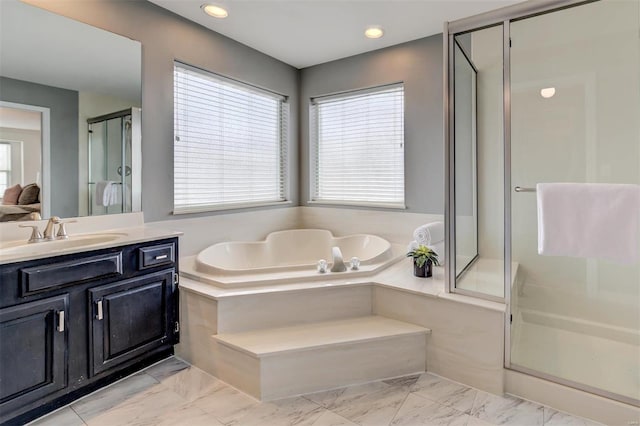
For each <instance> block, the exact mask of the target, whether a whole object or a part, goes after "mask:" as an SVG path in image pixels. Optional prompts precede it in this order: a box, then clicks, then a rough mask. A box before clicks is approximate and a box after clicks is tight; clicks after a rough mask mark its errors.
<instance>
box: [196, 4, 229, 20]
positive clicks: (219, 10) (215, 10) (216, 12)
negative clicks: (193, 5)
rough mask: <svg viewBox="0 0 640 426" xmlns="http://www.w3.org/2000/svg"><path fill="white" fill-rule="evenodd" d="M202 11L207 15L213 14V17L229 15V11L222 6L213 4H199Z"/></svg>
mask: <svg viewBox="0 0 640 426" xmlns="http://www.w3.org/2000/svg"><path fill="white" fill-rule="evenodd" d="M200 7H201V8H202V11H203V12H204V13H206V14H207V15H209V16H213V17H214V18H220V19H222V18H226V17H227V16H229V12H227V10H226V9H225V8H223V7H220V6H216V5H214V4H203V5H202V6H200Z"/></svg>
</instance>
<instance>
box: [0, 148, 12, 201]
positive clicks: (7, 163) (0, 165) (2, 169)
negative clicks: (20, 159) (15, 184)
mask: <svg viewBox="0 0 640 426" xmlns="http://www.w3.org/2000/svg"><path fill="white" fill-rule="evenodd" d="M9 186H11V144H10V143H6V142H0V197H2V194H4V191H5V190H6V189H7V188H8V187H9Z"/></svg>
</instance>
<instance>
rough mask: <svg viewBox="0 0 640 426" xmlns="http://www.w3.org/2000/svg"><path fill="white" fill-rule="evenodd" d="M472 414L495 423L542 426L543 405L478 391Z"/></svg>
mask: <svg viewBox="0 0 640 426" xmlns="http://www.w3.org/2000/svg"><path fill="white" fill-rule="evenodd" d="M477 392H478V395H477V396H476V399H475V401H474V403H473V408H472V409H471V415H472V416H473V417H477V418H479V419H480V420H484V421H487V422H489V423H493V424H495V425H518V426H542V424H543V422H544V415H543V407H542V405H538V404H534V403H532V402H528V401H525V400H523V399H520V398H516V397H513V396H509V395H505V396H498V395H493V394H490V393H486V392H482V391H477Z"/></svg>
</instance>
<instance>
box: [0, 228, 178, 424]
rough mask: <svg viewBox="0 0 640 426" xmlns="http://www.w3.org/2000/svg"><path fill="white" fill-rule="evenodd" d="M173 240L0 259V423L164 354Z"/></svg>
mask: <svg viewBox="0 0 640 426" xmlns="http://www.w3.org/2000/svg"><path fill="white" fill-rule="evenodd" d="M45 244H46V243H45ZM177 248H178V241H177V239H176V238H171V239H165V240H159V241H150V242H145V243H139V244H133V245H128V246H124V247H113V248H108V249H103V250H97V251H90V252H83V253H76V254H71V255H65V256H57V257H51V258H46V259H38V260H30V261H25V262H18V263H10V264H4V265H0V424H10V425H13V424H24V423H26V422H27V421H29V420H31V419H33V418H36V417H38V416H40V415H43V414H45V413H46V412H48V411H51V410H53V409H56V408H58V407H60V406H62V405H65V404H67V403H69V402H71V401H73V400H74V399H77V398H78V397H80V396H82V395H85V394H87V393H90V392H92V391H94V390H96V389H97V388H99V387H102V386H104V385H106V384H108V383H111V382H113V381H115V380H118V379H120V378H121V377H124V376H125V375H128V374H131V373H132V372H134V371H136V370H139V369H140V368H143V367H144V366H147V365H150V364H151V363H153V362H155V361H157V360H159V359H162V358H164V357H166V356H169V355H170V354H172V353H173V345H174V344H176V343H177V342H178V339H179V323H178V303H177V298H178V287H177V284H178V282H177V276H178V275H177V273H178V271H177V267H178V264H177Z"/></svg>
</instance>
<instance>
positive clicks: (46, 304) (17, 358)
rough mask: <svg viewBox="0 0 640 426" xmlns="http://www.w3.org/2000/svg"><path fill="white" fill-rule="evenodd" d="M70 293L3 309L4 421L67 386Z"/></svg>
mask: <svg viewBox="0 0 640 426" xmlns="http://www.w3.org/2000/svg"><path fill="white" fill-rule="evenodd" d="M68 305H69V298H68V295H66V294H65V295H60V296H56V297H50V298H48V299H43V300H38V301H36V302H31V303H25V304H21V305H16V306H11V307H8V308H3V309H0V423H2V421H3V418H5V416H7V415H9V416H10V415H11V412H12V411H14V410H17V409H19V408H21V407H23V406H25V405H27V404H29V403H32V402H35V401H37V400H39V399H41V398H43V397H45V396H46V395H49V394H51V393H53V392H56V391H58V390H60V389H63V388H65V387H66V386H67V374H66V356H67V346H68V344H67V342H68V340H67V330H66V320H67V319H66V318H65V314H66V313H67V312H68Z"/></svg>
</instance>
